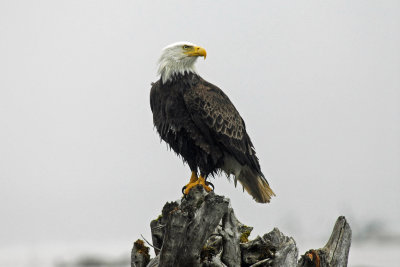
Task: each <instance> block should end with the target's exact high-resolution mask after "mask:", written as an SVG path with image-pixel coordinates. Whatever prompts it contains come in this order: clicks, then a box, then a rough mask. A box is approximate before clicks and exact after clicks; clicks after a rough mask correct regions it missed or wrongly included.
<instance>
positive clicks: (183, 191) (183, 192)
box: [182, 185, 186, 196]
mask: <svg viewBox="0 0 400 267" xmlns="http://www.w3.org/2000/svg"><path fill="white" fill-rule="evenodd" d="M185 189H186V185H185V186H184V187H182V194H183V195H184V196H186V195H185Z"/></svg>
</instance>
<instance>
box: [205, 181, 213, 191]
mask: <svg viewBox="0 0 400 267" xmlns="http://www.w3.org/2000/svg"><path fill="white" fill-rule="evenodd" d="M206 185H207V186H211V187H212V191H214V188H215V186H214V185H213V183H211V182H209V181H206Z"/></svg>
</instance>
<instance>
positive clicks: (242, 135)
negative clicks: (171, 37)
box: [150, 42, 275, 203]
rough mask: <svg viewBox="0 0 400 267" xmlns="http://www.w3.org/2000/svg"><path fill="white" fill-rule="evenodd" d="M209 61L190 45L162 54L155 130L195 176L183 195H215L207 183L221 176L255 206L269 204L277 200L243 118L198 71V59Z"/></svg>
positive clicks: (154, 92) (154, 93)
mask: <svg viewBox="0 0 400 267" xmlns="http://www.w3.org/2000/svg"><path fill="white" fill-rule="evenodd" d="M206 55H207V53H206V50H205V49H204V48H202V47H200V46H196V45H194V44H192V43H189V42H178V43H174V44H171V45H169V46H167V47H165V48H164V49H163V50H162V54H161V57H160V59H159V68H158V73H159V75H160V79H159V80H158V81H156V82H155V83H152V88H151V92H150V106H151V110H152V112H153V122H154V126H155V128H156V129H157V132H158V133H159V135H160V137H161V139H162V140H164V141H165V142H166V143H167V144H168V145H169V146H170V147H171V148H172V149H173V150H174V151H175V152H176V153H177V154H178V155H180V156H181V157H182V158H183V160H184V162H186V163H187V164H188V165H189V167H190V170H191V171H192V175H191V177H190V181H189V183H188V184H187V185H186V186H185V187H184V194H188V193H189V191H190V190H191V188H193V187H194V186H197V185H198V184H200V185H202V186H203V187H204V188H205V190H206V191H210V190H212V189H211V188H210V186H209V185H210V184H209V183H208V182H207V180H206V179H207V177H209V176H210V175H211V176H214V175H215V174H218V173H220V172H221V171H223V172H225V174H226V175H227V176H228V177H230V176H231V175H232V176H233V179H234V183H235V186H236V184H237V181H239V182H240V183H241V184H242V186H243V188H244V189H245V190H246V191H247V192H248V193H249V194H250V195H251V196H252V197H253V198H254V199H255V200H256V201H257V202H261V203H266V202H269V201H270V199H271V197H272V196H274V195H275V194H274V192H273V191H272V190H271V188H270V187H269V185H268V182H267V180H266V179H265V177H264V175H263V173H262V172H261V168H260V164H259V162H258V158H257V156H256V152H255V150H254V147H253V144H252V142H251V140H250V137H249V135H248V134H247V132H246V126H245V123H244V121H243V119H242V117H241V116H240V114H239V112H238V111H237V110H236V108H235V106H234V105H233V104H232V102H231V101H230V100H229V98H228V96H227V95H226V94H225V93H224V92H223V91H222V90H221V89H220V88H218V87H217V86H215V85H213V84H211V83H209V82H207V81H205V80H204V79H203V78H201V77H200V76H199V74H198V73H197V71H196V69H195V66H194V63H195V62H196V60H197V58H198V57H204V59H205V58H206ZM198 174H200V176H199V177H198V176H197V175H198Z"/></svg>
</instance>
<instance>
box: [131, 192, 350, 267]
mask: <svg viewBox="0 0 400 267" xmlns="http://www.w3.org/2000/svg"><path fill="white" fill-rule="evenodd" d="M150 227H151V233H152V241H153V247H154V252H155V254H156V257H155V258H153V259H151V260H150V255H149V253H148V250H146V249H144V248H143V246H144V244H143V241H142V242H140V241H141V240H138V241H136V242H135V245H134V247H133V249H132V262H131V265H132V267H144V266H147V267H152V266H154V267H155V266H160V267H164V266H165V267H169V266H174V267H180V266H182V267H187V266H194V267H197V266H202V267H207V266H210V267H211V266H212V267H214V266H215V267H217V266H229V267H230V266H249V267H257V266H259V267H261V266H289V267H290V266H294V267H310V266H315V267H319V266H321V267H324V266H332V267H333V266H347V259H348V254H349V249H350V244H351V229H350V226H349V224H348V223H347V222H346V219H345V218H344V217H339V218H338V220H337V222H336V224H335V227H334V229H333V232H332V235H331V237H330V239H329V241H328V243H327V244H326V245H325V247H323V248H321V249H316V250H314V249H311V250H309V251H307V252H306V253H305V254H304V255H303V256H301V257H300V259H298V249H297V247H296V242H295V241H294V239H293V238H292V237H287V236H285V235H284V234H282V233H281V232H280V231H279V230H278V228H274V229H273V230H272V231H271V232H269V233H267V234H265V235H263V236H262V237H260V236H257V237H256V238H255V239H254V240H251V241H249V239H248V236H249V235H250V233H251V231H252V229H253V228H252V227H249V226H246V225H244V224H242V223H241V222H239V221H238V220H237V219H236V216H235V214H234V211H233V209H232V207H231V206H230V201H229V199H228V198H225V197H223V196H218V195H216V194H214V192H210V193H206V192H204V190H203V188H202V187H201V186H198V187H196V188H194V189H192V190H191V191H190V193H189V195H188V196H187V197H186V198H184V199H182V200H181V201H175V202H169V203H166V204H165V205H164V208H163V210H162V214H161V215H160V216H159V217H158V218H157V219H155V220H153V221H152V222H151V223H150Z"/></svg>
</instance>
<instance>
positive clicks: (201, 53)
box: [185, 46, 207, 59]
mask: <svg viewBox="0 0 400 267" xmlns="http://www.w3.org/2000/svg"><path fill="white" fill-rule="evenodd" d="M185 54H186V55H188V56H189V57H204V59H206V57H207V52H206V50H205V49H204V48H203V47H200V46H193V47H191V49H190V50H189V51H187V52H185Z"/></svg>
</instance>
